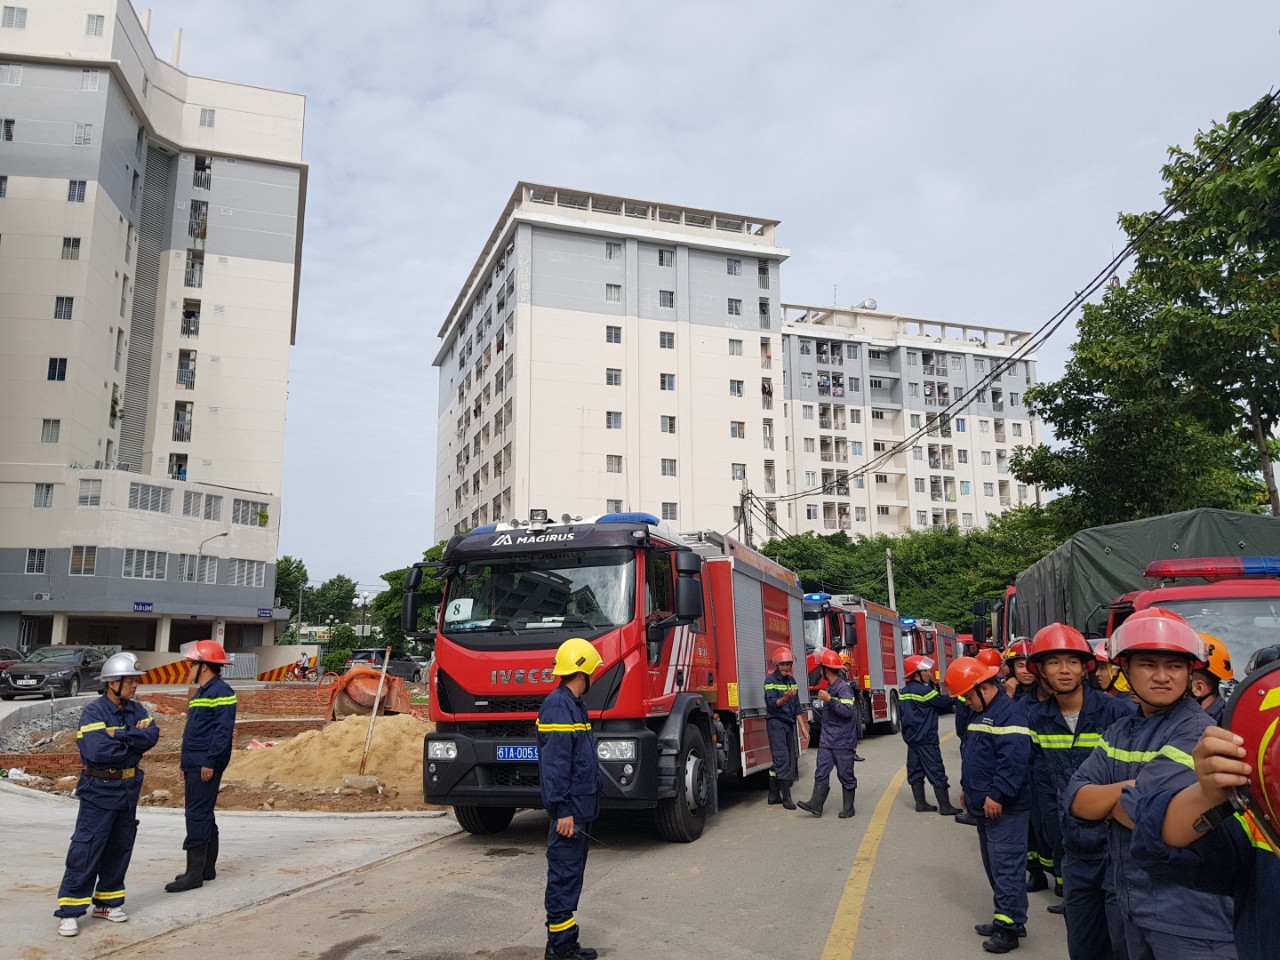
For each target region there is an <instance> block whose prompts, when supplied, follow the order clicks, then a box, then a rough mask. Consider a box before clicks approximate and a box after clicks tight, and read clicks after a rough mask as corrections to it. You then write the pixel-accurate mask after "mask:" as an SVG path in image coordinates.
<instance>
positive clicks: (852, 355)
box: [844, 343, 858, 360]
mask: <svg viewBox="0 0 1280 960" xmlns="http://www.w3.org/2000/svg"><path fill="white" fill-rule="evenodd" d="M844 349H845V356H846V357H848V358H849V359H850V360H857V359H858V345H857V344H856V343H849V344H846V345H845V348H844Z"/></svg>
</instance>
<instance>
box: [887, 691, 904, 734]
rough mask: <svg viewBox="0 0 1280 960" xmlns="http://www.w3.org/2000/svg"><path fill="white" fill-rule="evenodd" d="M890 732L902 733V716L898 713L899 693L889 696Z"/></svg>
mask: <svg viewBox="0 0 1280 960" xmlns="http://www.w3.org/2000/svg"><path fill="white" fill-rule="evenodd" d="M889 732H890V733H901V732H902V714H901V713H899V712H898V694H897V691H894V692H893V693H891V694H889Z"/></svg>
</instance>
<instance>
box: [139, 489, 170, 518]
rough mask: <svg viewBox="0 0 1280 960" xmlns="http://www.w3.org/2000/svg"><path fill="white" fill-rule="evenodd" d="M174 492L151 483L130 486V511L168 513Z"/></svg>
mask: <svg viewBox="0 0 1280 960" xmlns="http://www.w3.org/2000/svg"><path fill="white" fill-rule="evenodd" d="M172 496H173V491H172V490H170V489H169V488H168V487H159V486H154V485H152V484H149V483H131V484H129V509H130V510H146V511H149V512H150V513H168V512H169V506H170V500H171V498H172Z"/></svg>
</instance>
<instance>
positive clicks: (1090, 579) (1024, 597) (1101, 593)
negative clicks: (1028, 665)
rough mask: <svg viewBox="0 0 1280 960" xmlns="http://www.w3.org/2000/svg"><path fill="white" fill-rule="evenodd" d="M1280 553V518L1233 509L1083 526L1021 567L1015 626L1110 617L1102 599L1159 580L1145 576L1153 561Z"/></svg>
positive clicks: (1027, 630)
mask: <svg viewBox="0 0 1280 960" xmlns="http://www.w3.org/2000/svg"><path fill="white" fill-rule="evenodd" d="M1277 555H1280V519H1277V518H1275V517H1263V516H1258V515H1256V514H1251V513H1237V512H1235V511H1232V510H1213V509H1209V508H1202V509H1199V510H1187V511H1184V512H1182V513H1170V514H1167V515H1165V516H1162V517H1150V518H1148V519H1146V520H1132V521H1130V522H1128V523H1115V524H1111V525H1110V526H1106V527H1093V528H1091V529H1089V530H1082V531H1081V532H1080V533H1077V534H1076V535H1075V536H1074V537H1072V538H1071V539H1070V540H1068V541H1067V542H1066V543H1064V544H1062V545H1061V546H1060V547H1058V548H1057V549H1056V550H1054V551H1053V552H1052V553H1050V554H1049V555H1048V556H1046V557H1045V558H1044V559H1042V560H1038V561H1037V562H1035V563H1033V564H1032V565H1031V566H1029V567H1028V568H1027V569H1026V570H1024V571H1023V572H1022V573H1020V574H1018V578H1017V581H1016V582H1017V586H1018V595H1017V600H1016V606H1015V609H1014V616H1013V623H1014V629H1015V630H1016V631H1017V632H1018V633H1019V634H1025V635H1027V636H1032V635H1034V634H1035V632H1036V631H1037V630H1039V629H1040V628H1041V627H1043V626H1045V625H1046V624H1050V623H1055V622H1058V623H1069V624H1071V625H1072V626H1074V627H1076V628H1077V629H1080V630H1086V629H1088V628H1089V627H1090V626H1092V627H1094V628H1097V627H1098V626H1099V621H1100V620H1102V621H1103V622H1104V623H1105V618H1102V617H1101V616H1100V615H1099V616H1092V614H1093V613H1094V611H1095V610H1097V608H1098V606H1099V604H1110V603H1113V602H1114V601H1116V600H1117V599H1119V598H1120V596H1121V595H1122V594H1125V593H1128V592H1129V591H1131V590H1141V589H1144V588H1146V587H1154V586H1155V585H1156V582H1155V581H1153V580H1147V579H1144V578H1143V576H1142V573H1143V571H1144V570H1145V569H1146V567H1147V564H1149V563H1150V562H1151V561H1153V560H1174V559H1182V558H1188V557H1245V556H1277ZM1190 582H1197V581H1190ZM1090 620H1091V621H1092V622H1088V623H1087V622H1086V621H1090Z"/></svg>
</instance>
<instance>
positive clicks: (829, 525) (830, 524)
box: [822, 517, 837, 530]
mask: <svg viewBox="0 0 1280 960" xmlns="http://www.w3.org/2000/svg"><path fill="white" fill-rule="evenodd" d="M836 523H837V521H836V518H835V517H824V518H823V520H822V526H823V527H824V528H825V529H827V530H835V529H836Z"/></svg>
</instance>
